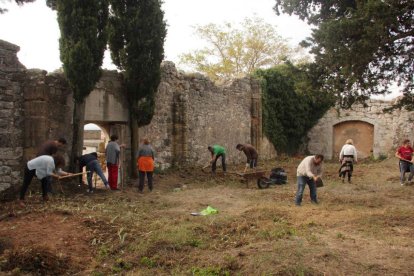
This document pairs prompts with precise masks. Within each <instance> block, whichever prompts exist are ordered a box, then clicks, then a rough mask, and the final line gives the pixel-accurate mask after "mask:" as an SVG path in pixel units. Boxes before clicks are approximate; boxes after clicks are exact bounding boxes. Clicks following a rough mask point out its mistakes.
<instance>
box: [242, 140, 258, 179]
mask: <svg viewBox="0 0 414 276" xmlns="http://www.w3.org/2000/svg"><path fill="white" fill-rule="evenodd" d="M236 149H238V150H239V151H242V152H244V154H245V155H246V157H247V161H246V166H245V167H244V171H243V172H244V173H245V172H247V169H248V168H249V167H250V169H256V167H257V159H258V158H259V155H258V154H257V151H256V149H255V148H254V147H253V146H252V145H250V144H237V146H236Z"/></svg>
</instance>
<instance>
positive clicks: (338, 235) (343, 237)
mask: <svg viewBox="0 0 414 276" xmlns="http://www.w3.org/2000/svg"><path fill="white" fill-rule="evenodd" d="M336 238H337V239H340V240H345V235H344V234H342V233H337V234H336Z"/></svg>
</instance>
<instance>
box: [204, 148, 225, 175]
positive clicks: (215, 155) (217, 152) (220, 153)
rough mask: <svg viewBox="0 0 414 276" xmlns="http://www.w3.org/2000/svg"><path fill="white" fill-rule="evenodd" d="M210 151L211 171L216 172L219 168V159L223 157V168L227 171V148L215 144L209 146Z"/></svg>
mask: <svg viewBox="0 0 414 276" xmlns="http://www.w3.org/2000/svg"><path fill="white" fill-rule="evenodd" d="M207 149H208V151H209V152H210V153H211V160H210V164H211V171H212V172H213V174H214V173H216V168H217V160H218V159H219V158H221V167H222V168H223V172H226V149H225V148H224V147H222V146H219V145H213V146H208V147H207Z"/></svg>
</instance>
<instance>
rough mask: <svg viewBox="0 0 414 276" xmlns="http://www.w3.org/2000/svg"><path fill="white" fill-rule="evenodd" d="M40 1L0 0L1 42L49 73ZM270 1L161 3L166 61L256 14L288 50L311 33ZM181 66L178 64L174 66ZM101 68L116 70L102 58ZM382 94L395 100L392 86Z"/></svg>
mask: <svg viewBox="0 0 414 276" xmlns="http://www.w3.org/2000/svg"><path fill="white" fill-rule="evenodd" d="M45 2H46V1H45V0H37V1H36V2H34V3H28V4H25V5H23V6H17V5H16V4H15V3H14V1H10V0H0V6H1V7H3V8H7V9H8V10H9V11H8V12H7V13H5V14H0V39H2V40H6V41H8V42H11V43H13V44H16V45H18V46H20V52H19V53H18V57H19V60H20V62H21V63H22V64H23V65H25V66H26V68H29V69H30V68H39V69H44V70H47V71H49V72H52V71H54V70H56V69H59V68H60V67H61V61H60V58H59V41H58V40H59V36H60V31H59V27H58V23H57V19H56V12H54V11H52V10H51V9H49V8H48V7H47V6H46V4H45ZM275 2H276V1H275V0H164V3H163V5H162V9H163V10H164V12H165V20H166V22H167V37H166V41H165V45H164V50H165V60H169V61H173V62H174V63H176V64H178V62H179V56H180V54H183V53H187V52H189V51H191V50H194V49H200V48H202V47H204V43H203V41H202V40H201V39H200V38H199V37H197V36H196V35H195V34H194V28H193V27H194V26H196V25H206V24H209V23H216V24H221V23H224V22H230V23H233V24H234V23H239V22H242V21H243V19H244V18H246V17H253V16H257V17H259V18H263V19H264V20H265V22H267V23H270V24H272V25H274V26H276V28H277V30H278V32H279V35H281V36H282V37H283V38H286V39H288V40H289V43H290V44H291V45H292V46H297V44H298V43H299V42H300V41H302V40H303V39H305V38H306V37H309V36H310V35H311V26H309V25H307V24H306V23H305V22H303V21H301V20H300V19H298V18H297V17H295V16H288V15H280V16H277V15H276V13H275V12H274V10H273V6H274V4H275ZM177 67H178V68H180V65H178V66H177ZM103 68H106V69H116V68H115V66H114V65H113V64H112V62H111V60H110V55H109V52H108V51H107V52H106V54H105V59H104V63H103ZM392 90H394V92H393V93H392V94H391V95H387V96H385V97H384V96H377V97H375V98H377V99H391V98H393V97H395V96H398V94H399V93H398V92H397V90H398V89H397V88H396V87H395V88H393V89H392Z"/></svg>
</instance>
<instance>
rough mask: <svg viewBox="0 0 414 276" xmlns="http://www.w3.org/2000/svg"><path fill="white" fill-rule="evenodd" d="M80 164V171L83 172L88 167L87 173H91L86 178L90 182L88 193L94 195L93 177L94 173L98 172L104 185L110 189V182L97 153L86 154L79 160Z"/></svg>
mask: <svg viewBox="0 0 414 276" xmlns="http://www.w3.org/2000/svg"><path fill="white" fill-rule="evenodd" d="M78 162H79V171H82V169H83V167H85V166H86V171H89V173H87V175H86V178H87V180H88V190H87V192H88V193H93V186H92V176H93V173H94V172H96V173H97V174H98V175H99V177H100V178H101V179H102V182H103V183H104V185H105V187H106V188H109V184H108V180H107V179H106V177H105V175H104V173H103V171H102V168H101V165H100V164H99V161H98V154H97V153H96V152H92V153H88V154H84V155H82V156H81V157H79V158H78ZM80 182H81V183H82V176H81V177H80Z"/></svg>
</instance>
